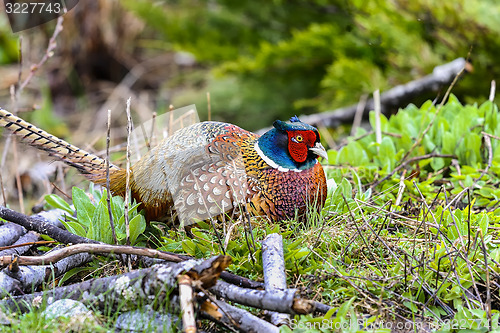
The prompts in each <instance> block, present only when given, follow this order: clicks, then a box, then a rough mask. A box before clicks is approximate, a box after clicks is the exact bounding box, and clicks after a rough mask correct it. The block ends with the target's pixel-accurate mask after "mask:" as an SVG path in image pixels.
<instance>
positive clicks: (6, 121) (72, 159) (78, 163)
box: [0, 107, 121, 180]
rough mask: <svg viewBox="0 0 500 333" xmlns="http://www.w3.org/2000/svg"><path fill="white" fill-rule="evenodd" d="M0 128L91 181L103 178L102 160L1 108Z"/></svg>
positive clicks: (113, 168) (104, 169)
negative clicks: (72, 168) (5, 129)
mask: <svg viewBox="0 0 500 333" xmlns="http://www.w3.org/2000/svg"><path fill="white" fill-rule="evenodd" d="M0 126H1V127H5V128H7V129H9V130H10V131H11V132H12V133H14V134H15V135H17V136H19V137H21V138H22V139H23V140H24V141H26V142H27V143H28V144H29V145H30V146H33V147H36V148H38V149H40V150H44V151H46V152H48V153H49V156H53V157H55V158H56V159H59V160H61V161H62V162H64V163H66V164H68V165H70V166H72V167H74V168H76V169H77V170H78V171H80V172H81V173H82V174H84V175H85V176H86V177H88V178H89V179H91V180H92V179H101V178H102V177H105V173H106V161H105V160H104V159H102V158H100V157H99V156H97V155H94V154H91V153H89V152H87V151H85V150H83V149H80V148H78V147H76V146H73V145H72V144H70V143H68V142H66V141H64V140H62V139H59V138H57V137H55V136H53V135H51V134H49V133H47V132H45V131H44V130H42V129H40V128H38V127H36V126H35V125H33V124H30V123H28V122H27V121H25V120H23V119H21V118H19V117H17V116H15V115H13V114H12V113H10V112H8V111H6V110H4V109H2V108H1V107H0ZM30 140H31V141H30ZM109 168H110V172H112V173H114V172H116V171H119V170H121V168H119V167H117V166H115V165H113V164H110V166H109Z"/></svg>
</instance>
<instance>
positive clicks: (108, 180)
mask: <svg viewBox="0 0 500 333" xmlns="http://www.w3.org/2000/svg"><path fill="white" fill-rule="evenodd" d="M110 137H111V109H108V130H107V133H106V192H107V193H106V194H107V198H106V202H107V203H108V214H109V226H110V227H111V233H112V234H113V240H114V241H115V244H118V238H117V237H116V230H115V224H114V222H113V211H112V210H111V185H110V182H111V180H110V177H109V143H110V141H111V138H110Z"/></svg>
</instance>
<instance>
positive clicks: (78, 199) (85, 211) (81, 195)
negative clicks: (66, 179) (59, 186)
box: [72, 187, 95, 227]
mask: <svg viewBox="0 0 500 333" xmlns="http://www.w3.org/2000/svg"><path fill="white" fill-rule="evenodd" d="M72 196H73V204H74V205H75V208H76V217H77V218H78V221H79V222H80V223H81V224H83V225H85V226H86V227H88V226H89V224H90V223H91V222H92V216H93V215H94V211H95V206H94V205H93V204H92V202H91V201H90V198H89V197H88V195H87V194H86V193H85V192H84V191H83V190H82V189H80V188H78V187H73V189H72Z"/></svg>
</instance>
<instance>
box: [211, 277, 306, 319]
mask: <svg viewBox="0 0 500 333" xmlns="http://www.w3.org/2000/svg"><path fill="white" fill-rule="evenodd" d="M210 291H211V292H213V293H214V294H215V295H216V296H218V297H221V298H224V299H227V300H229V301H232V302H236V303H239V304H242V305H246V306H251V307H254V308H258V309H262V310H268V311H275V312H281V313H289V314H308V313H312V312H314V302H313V301H310V300H306V299H303V298H299V297H297V290H295V289H285V290H274V291H272V292H269V291H267V290H254V289H246V288H241V287H237V286H235V285H232V284H229V283H227V282H224V281H220V280H219V281H217V284H216V285H215V286H213V287H212V288H210Z"/></svg>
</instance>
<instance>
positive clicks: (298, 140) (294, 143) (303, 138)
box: [288, 131, 316, 163]
mask: <svg viewBox="0 0 500 333" xmlns="http://www.w3.org/2000/svg"><path fill="white" fill-rule="evenodd" d="M315 142H316V133H314V132H313V131H290V132H288V152H289V153H290V156H291V157H292V159H293V160H294V161H295V162H298V163H302V162H305V160H306V159H307V154H308V150H309V147H313V146H314V144H315Z"/></svg>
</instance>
